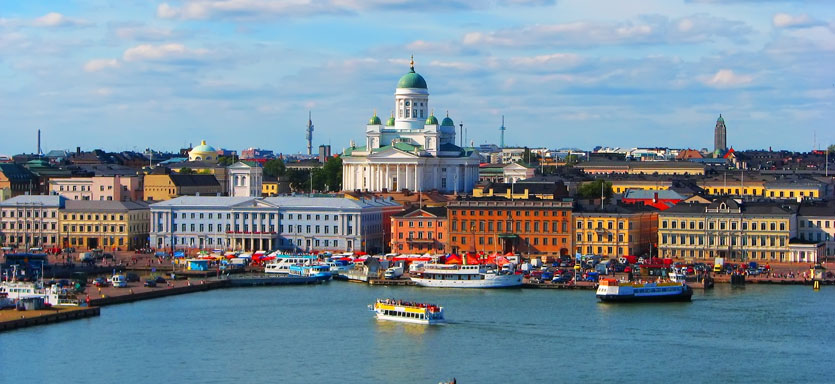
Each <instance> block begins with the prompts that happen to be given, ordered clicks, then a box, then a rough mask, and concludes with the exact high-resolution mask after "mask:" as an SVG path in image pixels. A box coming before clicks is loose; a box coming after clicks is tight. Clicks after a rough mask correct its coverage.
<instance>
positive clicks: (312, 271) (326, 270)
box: [289, 264, 333, 281]
mask: <svg viewBox="0 0 835 384" xmlns="http://www.w3.org/2000/svg"><path fill="white" fill-rule="evenodd" d="M289 272H290V273H289V275H290V276H302V277H315V278H317V279H319V280H321V281H327V280H330V279H331V277H333V274H331V269H330V267H328V266H327V265H298V264H296V265H291V266H290V271H289Z"/></svg>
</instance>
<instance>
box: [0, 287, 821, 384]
mask: <svg viewBox="0 0 835 384" xmlns="http://www.w3.org/2000/svg"><path fill="white" fill-rule="evenodd" d="M378 297H379V298H386V297H390V298H398V299H406V300H419V301H428V302H432V303H435V304H439V305H442V306H444V307H445V312H446V317H447V320H448V321H449V324H446V325H441V326H432V327H428V326H421V325H410V324H401V323H393V322H381V321H377V320H375V319H374V318H373V316H372V315H373V314H372V313H371V312H370V311H368V309H367V305H368V304H370V303H373V301H374V299H375V298H378ZM833 303H835V289H834V288H832V287H824V288H823V289H822V290H821V291H818V292H815V291H813V290H812V288H811V287H808V286H767V285H756V286H754V285H750V286H747V287H744V288H731V287H729V286H728V285H724V284H722V285H718V286H717V287H716V289H714V290H709V291H706V292H702V291H699V290H697V291H696V292H695V294H694V296H693V301H692V302H691V303H664V304H601V303H598V302H597V300H596V299H595V297H594V292H593V291H581V290H576V291H572V290H536V289H527V290H525V289H506V290H463V289H427V288H417V287H372V286H367V285H363V284H353V283H344V282H330V283H328V284H324V285H317V286H287V287H259V288H236V289H221V290H214V291H209V292H200V293H195V294H189V295H183V296H176V297H169V298H163V299H156V300H149V301H143V302H136V303H131V304H123V305H116V306H111V307H106V308H104V309H102V311H101V316H100V317H96V318H89V319H83V320H77V321H71V322H66V323H61V324H55V325H49V326H40V327H32V328H25V329H20V330H15V331H11V332H6V333H3V334H0V366H2V372H0V378H2V379H0V382H4V383H81V382H85V383H100V382H111V383H119V384H131V383H149V382H163V383H192V382H201V383H257V382H276V383H277V382H281V383H314V382H319V383H433V384H434V383H438V382H439V381H442V380H452V378H453V377H455V378H456V379H457V380H458V382H459V383H528V382H593V381H598V382H642V383H645V382H687V383H691V382H705V383H707V382H710V383H713V382H717V381H720V382H738V383H747V382H773V383H778V382H779V383H782V382H803V383H818V382H821V383H823V382H829V383H831V382H835V370H833V368H832V367H835V340H833V338H835V322H833V321H832V320H833V319H835V305H833Z"/></svg>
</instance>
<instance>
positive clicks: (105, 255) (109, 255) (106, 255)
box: [101, 253, 113, 260]
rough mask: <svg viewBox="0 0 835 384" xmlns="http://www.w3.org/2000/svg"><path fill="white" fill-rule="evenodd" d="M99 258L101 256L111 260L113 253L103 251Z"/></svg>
mask: <svg viewBox="0 0 835 384" xmlns="http://www.w3.org/2000/svg"><path fill="white" fill-rule="evenodd" d="M101 258H102V259H110V260H113V254H112V253H105V254H103V255H101Z"/></svg>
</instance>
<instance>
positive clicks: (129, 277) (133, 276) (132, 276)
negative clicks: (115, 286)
mask: <svg viewBox="0 0 835 384" xmlns="http://www.w3.org/2000/svg"><path fill="white" fill-rule="evenodd" d="M125 279H127V281H128V283H133V282H138V281H139V275H137V274H135V273H127V274H125Z"/></svg>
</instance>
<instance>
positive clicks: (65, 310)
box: [0, 307, 100, 332]
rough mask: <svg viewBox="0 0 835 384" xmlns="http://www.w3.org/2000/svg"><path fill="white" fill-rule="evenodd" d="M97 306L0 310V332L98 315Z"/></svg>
mask: <svg viewBox="0 0 835 384" xmlns="http://www.w3.org/2000/svg"><path fill="white" fill-rule="evenodd" d="M99 314H100V310H99V308H98V307H54V308H50V309H41V310H37V311H17V310H14V309H4V310H2V311H0V332H3V331H10V330H12V329H18V328H24V327H31V326H34V325H43V324H52V323H60V322H63V321H69V320H76V319H83V318H86V317H93V316H98V315H99Z"/></svg>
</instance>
